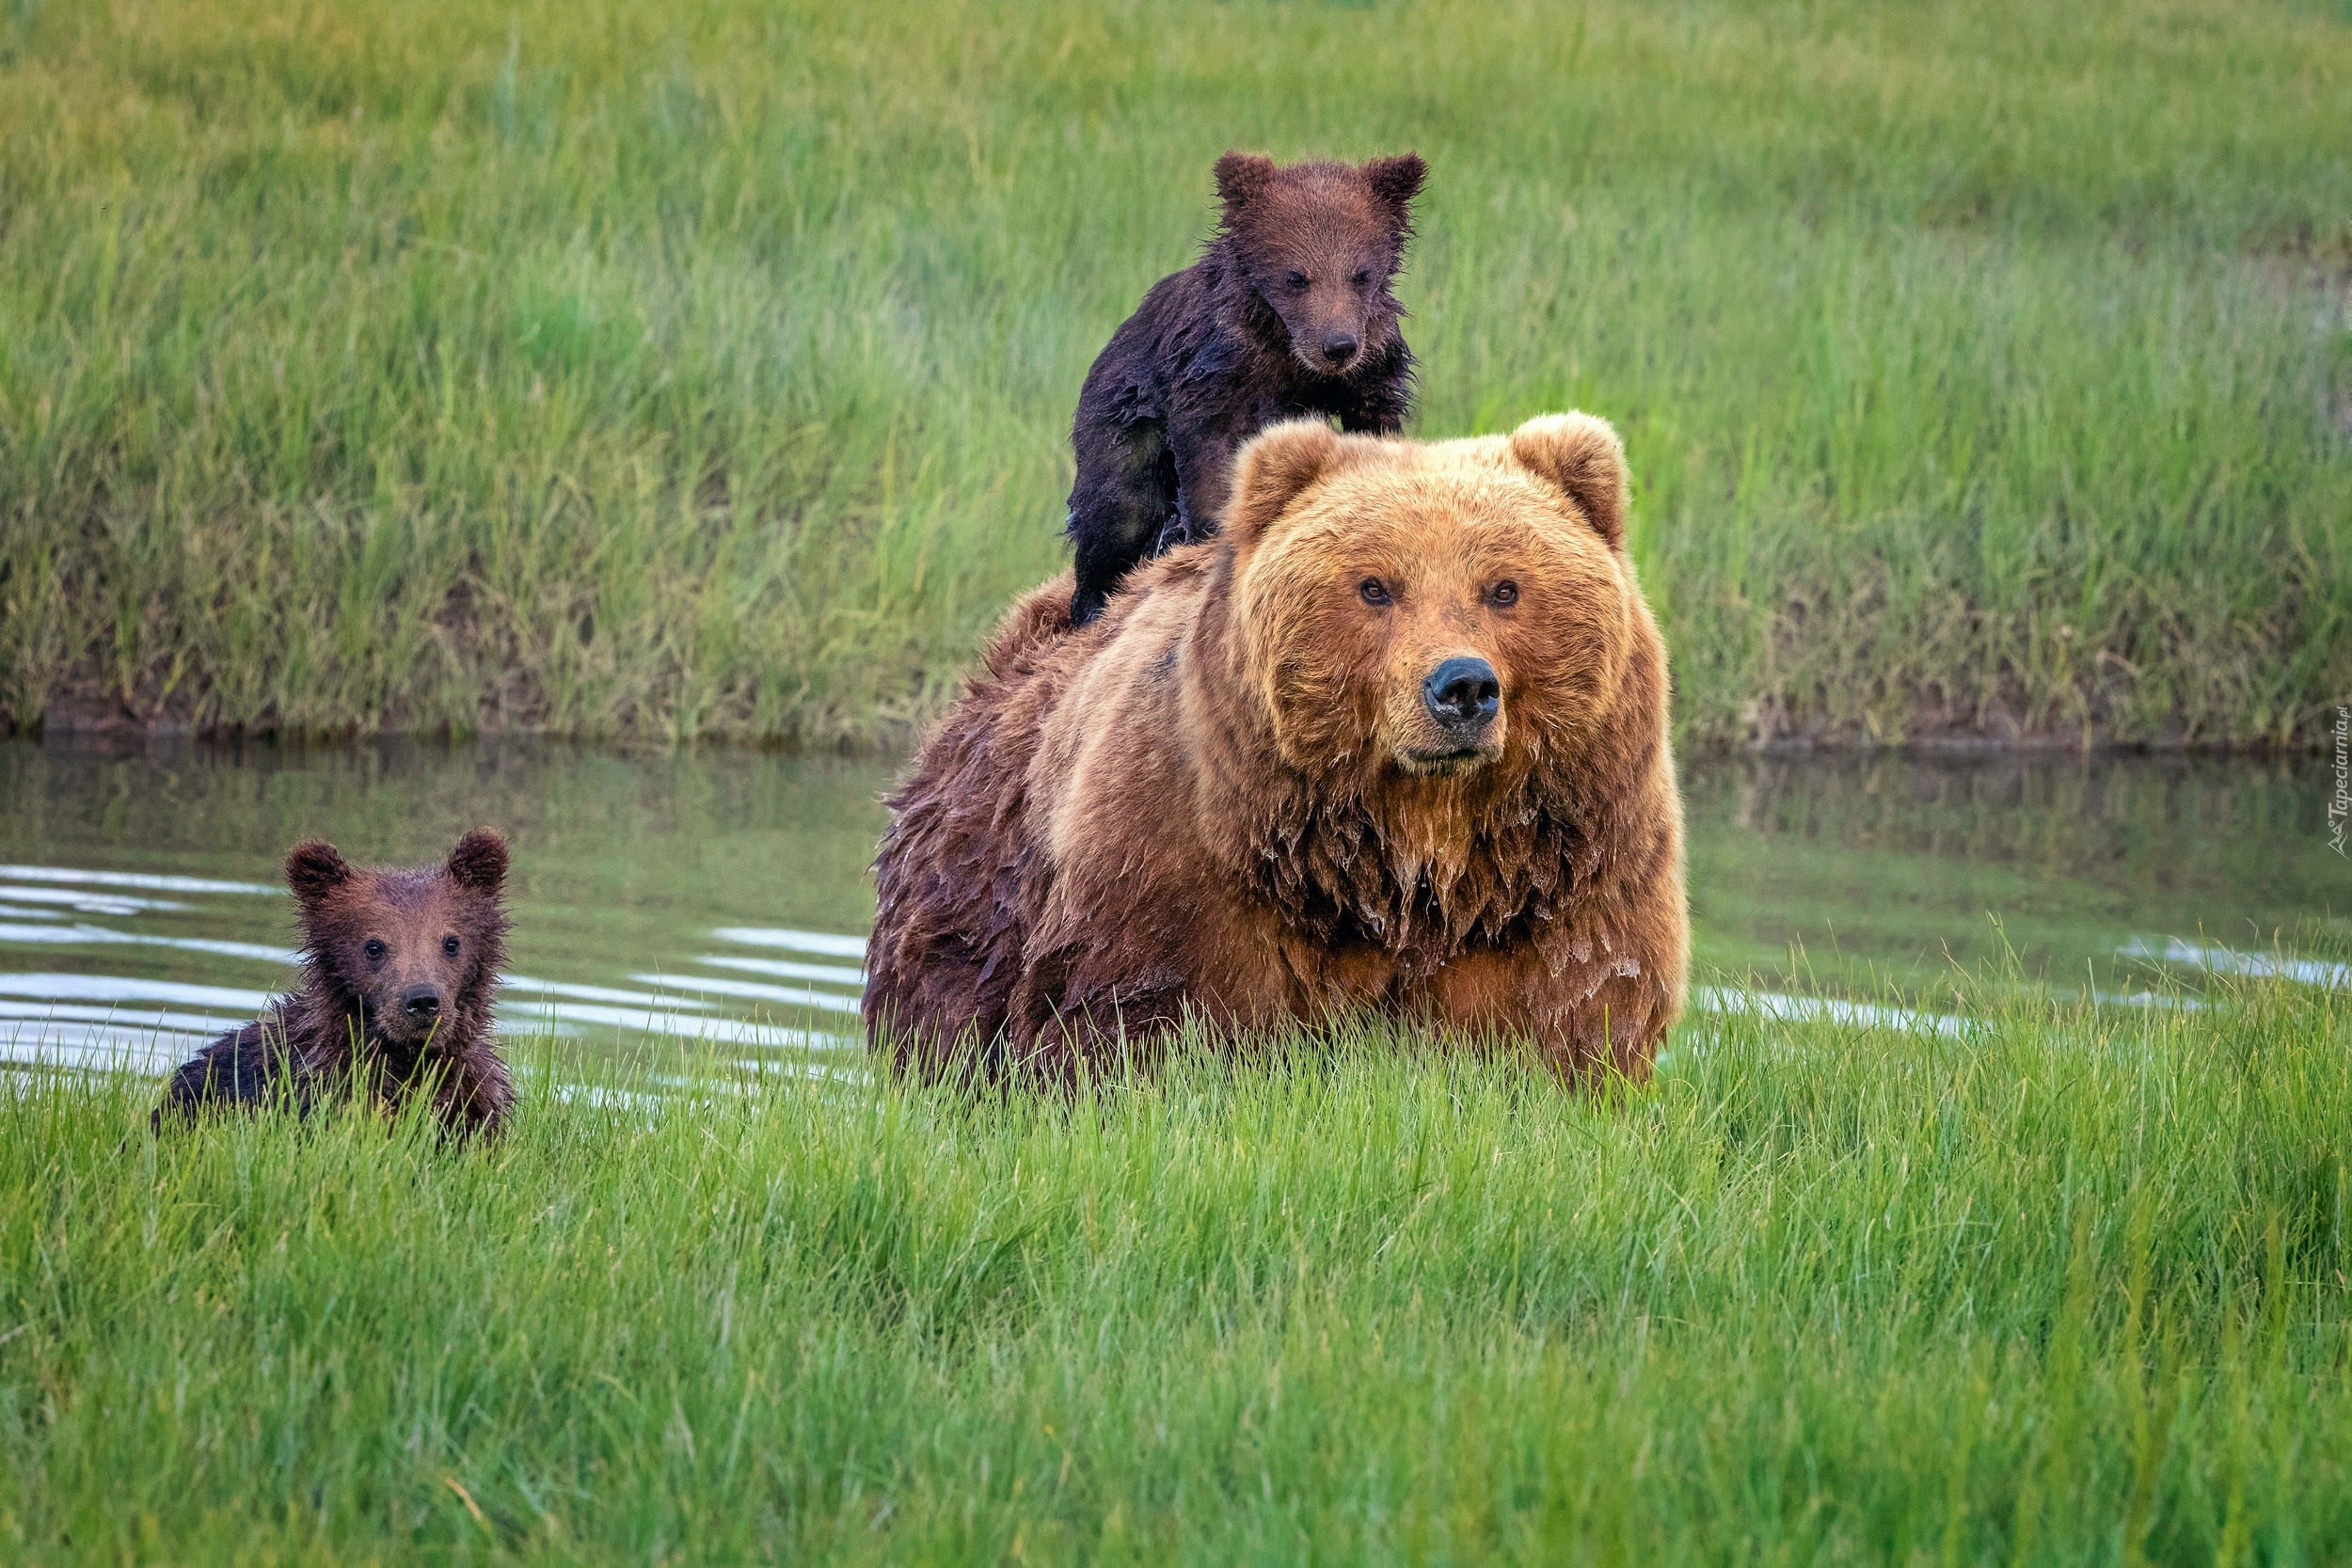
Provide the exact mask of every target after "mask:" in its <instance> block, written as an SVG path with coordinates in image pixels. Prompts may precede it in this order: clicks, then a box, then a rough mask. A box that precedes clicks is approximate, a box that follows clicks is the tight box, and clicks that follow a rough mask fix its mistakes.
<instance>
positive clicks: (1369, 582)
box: [1356, 578, 1389, 604]
mask: <svg viewBox="0 0 2352 1568" xmlns="http://www.w3.org/2000/svg"><path fill="white" fill-rule="evenodd" d="M1356 592H1357V593H1359V594H1362V595H1363V596H1364V603H1366V604H1387V603H1388V602H1389V585H1388V584H1387V583H1385V582H1382V581H1381V580H1380V579H1379V578H1364V580H1363V581H1361V582H1359V583H1358V584H1357V585H1356Z"/></svg>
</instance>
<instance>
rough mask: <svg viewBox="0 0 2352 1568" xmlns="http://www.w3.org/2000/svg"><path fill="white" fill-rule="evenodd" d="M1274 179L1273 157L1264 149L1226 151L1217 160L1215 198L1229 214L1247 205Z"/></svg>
mask: <svg viewBox="0 0 2352 1568" xmlns="http://www.w3.org/2000/svg"><path fill="white" fill-rule="evenodd" d="M1273 178H1274V160H1273V159H1271V158H1269V157H1267V156H1266V155H1265V154H1264V153H1263V152H1228V153H1226V154H1225V156H1223V157H1222V158H1219V159H1218V160H1217V161H1216V198H1217V199H1218V200H1219V201H1222V202H1224V203H1225V211H1226V212H1227V213H1228V214H1233V213H1238V212H1240V211H1241V210H1242V209H1243V208H1244V207H1247V206H1248V205H1249V198H1251V197H1254V196H1256V195H1257V194H1258V193H1259V192H1260V191H1262V190H1264V189H1265V188H1266V185H1267V183H1268V182H1270V181H1272V180H1273Z"/></svg>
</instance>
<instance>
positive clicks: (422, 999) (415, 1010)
mask: <svg viewBox="0 0 2352 1568" xmlns="http://www.w3.org/2000/svg"><path fill="white" fill-rule="evenodd" d="M400 1010H401V1011H402V1012H404V1013H406V1014H407V1015H408V1016H409V1017H410V1018H413V1019H416V1020H419V1021H420V1022H421V1021H422V1020H425V1019H428V1018H432V1017H433V1016H435V1015H436V1014H437V1013H438V1012H439V1011H440V1010H441V993H440V992H439V991H437V990H434V989H433V988H432V987H431V986H410V987H409V988H408V989H407V990H405V991H402V992H401V993H400Z"/></svg>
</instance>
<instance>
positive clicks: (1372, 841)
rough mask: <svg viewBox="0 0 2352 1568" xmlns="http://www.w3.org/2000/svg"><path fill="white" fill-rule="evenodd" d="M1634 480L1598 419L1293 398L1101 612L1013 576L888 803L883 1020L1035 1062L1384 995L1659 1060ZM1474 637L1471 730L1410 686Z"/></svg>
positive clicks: (970, 1055) (1652, 756) (1564, 1045)
mask: <svg viewBox="0 0 2352 1568" xmlns="http://www.w3.org/2000/svg"><path fill="white" fill-rule="evenodd" d="M1625 486H1626V480H1625V460H1624V453H1623V450H1622V448H1621V447H1620V446H1619V444H1618V441H1617V438H1616V436H1615V433H1614V432H1613V430H1612V429H1611V428H1610V427H1609V425H1608V424H1607V423H1606V422H1604V421H1602V420H1597V419H1593V418H1591V417H1589V416H1585V415H1581V414H1568V415H1560V416H1551V417H1548V418H1545V419H1539V420H1531V421H1530V422H1528V423H1527V424H1524V425H1522V426H1520V427H1519V429H1518V431H1516V432H1515V433H1513V434H1512V435H1510V436H1488V437H1483V438H1479V439H1473V440H1459V441H1444V442H1435V443H1426V444H1424V443H1415V442H1407V441H1402V440H1383V439H1377V438H1373V437H1368V436H1340V435H1335V434H1333V433H1332V432H1331V431H1330V429H1329V428H1328V427H1327V426H1325V425H1323V424H1322V423H1321V422H1320V421H1298V422H1295V423H1290V424H1285V425H1281V426H1278V427H1276V428H1274V429H1273V430H1270V431H1268V432H1266V433H1265V434H1264V435H1263V436H1259V437H1258V438H1257V439H1256V440H1255V441H1253V442H1252V443H1251V444H1250V445H1249V446H1248V448H1247V449H1245V451H1244V452H1243V455H1242V458H1241V460H1240V462H1239V464H1238V467H1237V468H1236V477H1235V482H1234V486H1233V494H1232V502H1231V504H1230V506H1229V508H1228V510H1227V513H1226V516H1225V523H1224V527H1223V529H1222V531H1220V532H1219V534H1218V535H1217V536H1216V538H1215V539H1213V540H1211V541H1210V542H1208V543H1205V544H1200V545H1194V546H1187V547H1184V548H1183V549H1179V550H1177V551H1174V552H1173V553H1171V554H1169V555H1168V556H1167V557H1164V558H1163V559H1161V560H1160V561H1158V562H1152V564H1150V565H1149V566H1147V567H1145V568H1143V569H1142V570H1140V571H1138V572H1137V573H1136V576H1135V578H1133V579H1132V582H1131V586H1130V591H1129V592H1127V593H1124V594H1120V595H1118V596H1117V597H1115V598H1114V599H1113V600H1112V601H1111V606H1110V609H1109V610H1108V611H1107V612H1106V613H1105V614H1104V615H1103V616H1102V617H1101V618H1099V619H1098V620H1097V621H1095V622H1094V623H1092V624H1091V625H1089V626H1085V627H1080V628H1073V626H1072V625H1071V621H1070V612H1069V609H1068V597H1067V594H1068V579H1067V578H1063V579H1060V580H1058V581H1056V582H1051V583H1048V584H1046V585H1045V586H1043V587H1041V588H1040V589H1038V590H1036V591H1034V592H1033V593H1031V594H1028V595H1027V596H1026V597H1025V598H1024V599H1023V600H1021V601H1020V602H1019V603H1018V604H1017V605H1015V606H1014V608H1013V609H1012V610H1011V611H1010V612H1009V614H1008V615H1007V617H1006V619H1005V622H1004V624H1003V625H1002V626H1000V628H999V629H998V631H997V633H996V635H995V638H994V640H993V642H992V643H991V645H990V646H989V648H988V650H987V653H986V656H985V660H984V667H983V668H982V670H981V671H980V672H978V673H977V674H976V675H975V676H974V677H973V679H972V681H971V683H970V689H969V690H968V691H967V693H966V695H965V696H964V697H963V698H962V700H961V702H960V703H959V704H958V705H957V706H956V707H955V708H954V709H953V710H951V711H950V712H949V713H948V715H947V716H946V718H945V720H943V721H942V722H941V723H940V724H939V725H938V726H937V727H936V728H935V729H934V730H933V731H932V732H931V734H930V736H929V737H928V738H927V740H926V742H925V744H924V745H923V747H922V750H921V752H920V753H919V754H918V756H917V758H916V760H915V762H914V765H913V767H912V768H911V769H910V770H909V772H908V773H907V775H906V776H905V778H904V779H903V781H902V782H901V783H900V784H899V785H898V789H897V790H896V791H895V792H894V793H893V795H892V796H891V799H890V802H889V803H890V807H891V811H892V814H893V816H892V821H891V825H890V827H889V830H888V832H887V833H886V834H885V836H884V837H883V840H882V848H881V852H880V856H879V858H878V860H877V861H876V875H877V879H878V880H879V882H880V886H881V906H880V912H879V915H878V917H877V920H876V924H875V929H874V935H873V939H872V942H871V943H870V945H869V948H868V958H867V966H868V971H869V978H868V985H867V990H866V1022H867V1027H868V1031H869V1034H870V1035H871V1036H872V1037H873V1038H874V1039H875V1041H876V1043H877V1044H878V1045H879V1046H882V1047H883V1048H886V1049H890V1050H893V1051H896V1052H898V1053H900V1054H901V1056H902V1057H903V1058H906V1059H908V1060H911V1061H912V1062H913V1063H914V1064H915V1065H917V1066H921V1067H926V1068H937V1067H940V1066H942V1065H944V1064H946V1063H948V1062H949V1061H951V1060H952V1061H957V1062H962V1061H966V1060H974V1061H977V1062H978V1063H979V1064H980V1065H981V1066H983V1067H987V1068H1001V1067H1004V1066H1007V1065H1010V1064H1028V1065H1031V1066H1034V1067H1037V1068H1041V1069H1045V1070H1048V1071H1054V1070H1060V1069H1067V1068H1069V1067H1071V1066H1073V1065H1075V1064H1076V1063H1077V1062H1079V1061H1080V1060H1084V1059H1094V1058H1099V1057H1101V1056H1102V1055H1103V1054H1104V1053H1106V1052H1108V1051H1111V1050H1114V1049H1117V1042H1118V1041H1119V1040H1120V1038H1121V1037H1122V1036H1123V1037H1128V1038H1135V1037H1145V1036H1149V1035H1152V1034H1153V1033H1154V1032H1158V1031H1164V1030H1165V1029H1166V1028H1167V1027H1168V1025H1170V1024H1172V1023H1174V1022H1177V1021H1179V1020H1180V1019H1182V1018H1183V1017H1184V1016H1185V1015H1186V1014H1187V1013H1191V1014H1193V1015H1196V1016H1199V1017H1201V1018H1203V1019H1205V1020H1206V1021H1207V1022H1210V1023H1212V1024H1214V1025H1216V1026H1218V1027H1220V1028H1223V1029H1227V1030H1232V1029H1236V1028H1245V1029H1246V1028H1249V1027H1252V1026H1259V1025H1266V1024H1272V1023H1278V1022H1283V1021H1299V1022H1320V1021H1324V1020H1328V1019H1334V1018H1340V1017H1344V1016H1347V1015H1349V1014H1351V1013H1359V1012H1364V1011H1373V1012H1379V1013H1387V1014H1391V1015H1393V1016H1398V1017H1405V1018H1411V1019H1416V1020H1421V1021H1425V1022H1431V1023H1435V1024H1439V1025H1443V1026H1448V1027H1451V1028H1455V1029H1459V1030H1461V1031H1463V1032H1465V1033H1468V1034H1471V1035H1477V1034H1491V1033H1503V1034H1511V1035H1518V1036H1522V1037H1528V1038H1530V1039H1532V1040H1534V1042H1535V1043H1536V1044H1537V1045H1538V1046H1539V1047H1540V1048H1541V1049H1542V1050H1543V1051H1544V1052H1545V1053H1547V1054H1548V1055H1549V1057H1550V1058H1551V1059H1552V1060H1553V1061H1554V1062H1555V1063H1556V1064H1557V1065H1558V1066H1559V1067H1560V1068H1562V1069H1564V1070H1570V1071H1574V1070H1579V1069H1584V1068H1587V1067H1590V1066H1593V1065H1595V1064H1598V1063H1603V1062H1606V1063H1608V1064H1610V1065H1612V1066H1613V1067H1614V1068H1616V1069H1618V1070H1621V1071H1623V1072H1626V1073H1628V1074H1630V1075H1633V1076H1637V1077H1638V1076H1641V1075H1643V1074H1644V1073H1645V1072H1646V1070H1647V1067H1648V1063H1649V1060H1650V1058H1651V1056H1652V1055H1653V1054H1654V1053H1655V1051H1656V1049H1657V1045H1658V1042H1659V1039H1660V1038H1661V1036H1662V1035H1663V1034H1664V1032H1665V1030H1666V1028H1667V1026H1668V1024H1669V1023H1670V1022H1672V1021H1673V1019H1674V1017H1675V1015H1676V1013H1677V1009H1678V1008H1679V1006H1680V1005H1681V1000H1682V994H1683V988H1684V975H1685V971H1686V969H1687V965H1688V953H1689V941H1690V937H1689V919H1688V912H1687V910H1686V907H1685V902H1684V894H1683V860H1682V819H1681V803H1680V797H1679V795H1678V793H1677V787H1676V784H1675V776H1674V761H1673V756H1672V752H1671V751H1670V748H1669V744H1668V738H1667V673H1666V656H1665V649H1664V646H1663V644H1662V642H1661V640H1660V637H1659V634H1658V628H1657V626H1656V624H1655V622H1654V621H1653V620H1652V619H1651V616H1650V613H1649V610H1648V607H1647V606H1646V605H1645V603H1644V601H1643V598H1642V595H1641V592H1640V589H1639V586H1638V584H1637V583H1636V581H1635V578H1634V571H1633V565H1632V562H1631V561H1630V560H1629V558H1628V556H1627V554H1626V552H1625V547H1624V516H1625V504H1626V495H1625ZM1506 591H1507V592H1506ZM1464 660H1467V661H1470V663H1471V664H1475V663H1476V662H1477V661H1482V660H1483V661H1485V666H1486V667H1487V668H1488V669H1490V671H1491V673H1492V675H1493V677H1494V683H1495V686H1496V687H1497V690H1496V691H1495V692H1494V694H1493V701H1492V704H1491V706H1492V710H1493V711H1492V717H1491V719H1490V720H1489V721H1486V722H1485V727H1484V728H1483V729H1481V730H1479V731H1478V732H1477V734H1476V735H1475V736H1474V741H1475V744H1470V743H1468V742H1464V741H1463V740H1462V738H1461V736H1459V735H1457V734H1455V733H1454V732H1452V731H1448V730H1447V729H1445V727H1444V724H1443V722H1442V715H1441V714H1439V713H1438V709H1437V708H1435V707H1434V706H1433V705H1432V702H1433V700H1432V699H1430V698H1429V697H1428V696H1427V695H1426V693H1427V691H1428V689H1429V683H1430V682H1431V681H1432V680H1433V679H1434V678H1435V675H1434V672H1436V671H1437V669H1438V666H1440V665H1444V664H1447V663H1448V662H1449V661H1464ZM1463 667H1470V666H1468V665H1465V666H1463ZM1433 716H1434V717H1433Z"/></svg>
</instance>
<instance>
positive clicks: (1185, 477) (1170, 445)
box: [1069, 152, 1428, 626]
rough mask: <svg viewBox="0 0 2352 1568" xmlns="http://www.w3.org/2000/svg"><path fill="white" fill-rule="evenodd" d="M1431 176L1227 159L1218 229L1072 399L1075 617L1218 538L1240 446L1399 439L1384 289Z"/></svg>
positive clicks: (1402, 410)
mask: <svg viewBox="0 0 2352 1568" xmlns="http://www.w3.org/2000/svg"><path fill="white" fill-rule="evenodd" d="M1427 173H1428V170H1427V167H1426V166H1424V165H1423V164H1422V161H1421V159H1420V158H1419V157H1418V156H1416V155H1415V154H1413V153H1410V152H1407V153H1404V154H1402V155H1400V156H1398V157H1394V158H1375V159H1374V160H1373V161H1372V162H1370V163H1368V164H1364V165H1361V166H1354V165H1348V164H1333V163H1305V164H1293V165H1290V166H1287V167H1279V168H1278V167H1276V166H1275V164H1274V160H1272V159H1271V158H1263V157H1258V156H1254V155H1252V154H1249V153H1243V152H1228V153H1226V154H1225V156H1223V157H1222V158H1219V159H1218V160H1217V161H1216V190H1217V196H1218V197H1219V198H1221V199H1222V201H1223V202H1224V209H1225V210H1224V217H1223V220H1222V222H1221V223H1220V224H1219V226H1218V229H1217V231H1216V235H1215V237H1213V238H1212V239H1211V240H1210V241H1209V244H1208V247H1207V249H1206V250H1205V251H1204V252H1203V253H1202V255H1201V257H1200V261H1196V262H1194V263H1193V264H1192V265H1191V266H1189V267H1187V268H1185V269H1184V271H1183V272H1180V273H1176V274H1174V275H1173V276H1171V277H1164V278H1162V279H1160V281H1159V282H1158V283H1156V284H1154V285H1153V286H1152V292H1151V293H1147V294H1145V295H1144V296H1143V304H1142V305H1141V306H1139V307H1137V309H1136V313H1135V314H1134V315H1132V316H1130V317H1128V318H1127V321H1126V324H1125V325H1122V326H1121V327H1120V329H1119V330H1118V332H1116V333H1114V334H1113V335H1112V337H1111V341H1110V345H1109V346H1108V347H1106V348H1105V349H1104V350H1103V353H1102V356H1100V357H1099V358H1097V359H1096V360H1095V361H1094V368H1093V369H1092V370H1091V371H1089V372H1087V379H1086V387H1085V389H1084V390H1083V391H1081V392H1080V393H1079V395H1078V414H1077V419H1076V420H1075V421H1074V422H1073V425H1072V428H1071V444H1072V445H1073V447H1074V448H1075V449H1076V451H1077V457H1078V480H1077V483H1076V484H1075V485H1074V486H1073V488H1072V490H1071V492H1070V522H1069V530H1070V539H1071V543H1072V544H1073V546H1075V547H1076V553H1077V567H1078V581H1077V589H1076V592H1075V593H1074V594H1073V595H1072V597H1071V603H1070V616H1071V619H1072V621H1073V622H1074V623H1076V624H1078V625H1081V626H1083V625H1085V624H1086V623H1087V622H1089V621H1090V620H1092V619H1093V618H1094V617H1095V615H1096V614H1097V613H1098V612H1100V611H1101V610H1102V608H1103V601H1104V598H1106V597H1107V596H1108V595H1109V594H1110V593H1111V592H1112V591H1113V590H1114V589H1116V588H1117V587H1118V586H1119V583H1120V579H1121V578H1124V577H1125V576H1126V575H1127V573H1128V571H1129V570H1130V569H1132V568H1133V567H1134V566H1135V565H1136V562H1140V561H1143V560H1145V559H1146V558H1148V557H1151V556H1154V555H1159V554H1161V553H1163V552H1165V551H1167V550H1168V549H1171V548H1173V547H1174V546H1178V545H1182V544H1189V543H1191V542H1193V541H1195V540H1199V539H1205V538H1207V537H1208V536H1209V535H1210V534H1211V533H1213V532H1215V531H1216V524H1217V518H1218V517H1219V516H1220V515H1223V513H1224V510H1225V497H1226V492H1227V488H1228V486H1229V484H1230V483H1231V472H1232V464H1233V452H1234V450H1235V449H1236V448H1238V447H1239V446H1240V445H1241V443H1242V442H1244V441H1246V440H1248V438H1249V437H1250V436H1254V435H1256V434H1257V433H1258V432H1259V431H1261V430H1263V429H1264V428H1265V427H1266V426H1267V425H1270V424H1274V423H1277V422H1279V421H1280V420H1290V419H1296V418H1298V417H1300V416H1302V415H1315V414H1320V415H1323V416H1325V417H1327V418H1331V417H1336V418H1337V419H1338V420H1339V421H1340V426H1341V428H1342V429H1343V430H1350V431H1357V432H1361V433H1364V434H1369V435H1375V436H1393V435H1395V434H1396V433H1397V432H1398V431H1399V430H1400V429H1402V428H1403V427H1404V422H1405V416H1406V414H1407V413H1409V412H1410V411H1411V407H1412V374H1413V356H1412V355H1411V354H1410V353H1409V352H1407V351H1406V347H1405V340H1404V339H1403V338H1402V337H1401V336H1399V335H1398V332H1397V320H1398V318H1399V317H1400V316H1402V315H1403V314H1404V309H1403V307H1401V306H1400V305H1398V304H1397V301H1396V295H1395V294H1394V293H1391V284H1392V283H1393V282H1394V280H1395V277H1396V269H1397V265H1398V263H1399V261H1402V260H1403V258H1404V254H1405V244H1406V241H1407V240H1408V239H1410V238H1411V236H1412V204H1413V198H1414V197H1416V196H1417V195H1419V194H1420V192H1421V185H1422V180H1423V178H1425V177H1426V175H1427Z"/></svg>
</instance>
